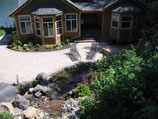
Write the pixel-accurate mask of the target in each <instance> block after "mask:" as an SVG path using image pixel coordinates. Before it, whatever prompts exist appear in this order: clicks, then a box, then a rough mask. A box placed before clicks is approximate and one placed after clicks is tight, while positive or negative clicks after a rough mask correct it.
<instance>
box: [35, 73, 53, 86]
mask: <svg viewBox="0 0 158 119" xmlns="http://www.w3.org/2000/svg"><path fill="white" fill-rule="evenodd" d="M50 78H51V76H50V75H49V74H46V73H43V72H42V73H39V74H38V75H37V76H36V78H35V79H36V80H37V81H38V83H39V84H41V85H47V84H48V82H49V79H50Z"/></svg>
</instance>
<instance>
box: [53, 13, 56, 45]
mask: <svg viewBox="0 0 158 119" xmlns="http://www.w3.org/2000/svg"><path fill="white" fill-rule="evenodd" d="M53 17H54V16H53ZM53 19H54V20H53V23H54V34H55V35H54V36H55V44H57V24H56V17H54V18H53Z"/></svg>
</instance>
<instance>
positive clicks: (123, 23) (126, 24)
mask: <svg viewBox="0 0 158 119" xmlns="http://www.w3.org/2000/svg"><path fill="white" fill-rule="evenodd" d="M130 26H131V22H122V28H130Z"/></svg>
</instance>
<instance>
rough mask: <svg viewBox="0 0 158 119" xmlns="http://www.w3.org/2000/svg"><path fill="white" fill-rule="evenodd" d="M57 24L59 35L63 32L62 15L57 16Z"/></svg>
mask: <svg viewBox="0 0 158 119" xmlns="http://www.w3.org/2000/svg"><path fill="white" fill-rule="evenodd" d="M56 24H57V35H59V34H62V31H63V30H62V19H61V16H57V17H56Z"/></svg>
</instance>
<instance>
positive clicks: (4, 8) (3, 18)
mask: <svg viewBox="0 0 158 119" xmlns="http://www.w3.org/2000/svg"><path fill="white" fill-rule="evenodd" d="M17 1H18V0H0V26H4V27H13V26H14V23H13V19H12V18H10V17H8V15H9V14H10V13H11V12H12V11H13V10H14V9H15V8H16V5H17Z"/></svg>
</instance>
